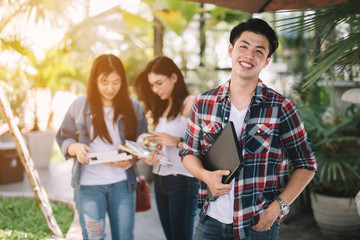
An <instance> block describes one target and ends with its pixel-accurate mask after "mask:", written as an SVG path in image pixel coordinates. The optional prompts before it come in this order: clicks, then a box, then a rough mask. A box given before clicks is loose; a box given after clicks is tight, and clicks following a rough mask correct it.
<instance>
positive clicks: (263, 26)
mask: <svg viewBox="0 0 360 240" xmlns="http://www.w3.org/2000/svg"><path fill="white" fill-rule="evenodd" d="M245 31H248V32H253V33H256V34H261V35H264V36H265V37H266V38H267V39H268V40H269V54H268V57H270V56H271V55H272V54H273V53H274V52H275V50H276V49H277V48H278V46H279V41H278V38H277V36H276V33H275V31H274V30H273V29H272V28H271V27H270V26H269V24H268V23H267V22H265V21H264V20H262V19H259V18H251V19H249V20H248V21H247V22H243V23H240V24H239V25H237V26H235V27H234V28H233V29H232V30H231V32H230V43H231V44H232V45H233V46H234V45H235V42H236V40H238V39H239V37H240V36H241V34H242V33H243V32H245Z"/></svg>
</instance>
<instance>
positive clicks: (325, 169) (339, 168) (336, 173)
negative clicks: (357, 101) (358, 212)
mask: <svg viewBox="0 0 360 240" xmlns="http://www.w3.org/2000/svg"><path fill="white" fill-rule="evenodd" d="M329 109H331V108H328V106H326V105H325V106H324V105H323V106H321V105H318V104H317V105H307V106H303V108H302V111H303V113H302V116H303V120H304V124H305V126H306V130H307V133H308V136H309V139H310V140H311V141H312V144H313V147H314V149H315V153H316V159H317V161H318V173H317V174H316V175H315V178H314V180H313V181H312V182H311V184H310V188H311V191H315V192H318V193H322V194H326V195H330V196H338V197H354V196H355V195H356V193H357V192H358V191H359V189H360V107H358V108H352V109H349V110H348V111H347V113H346V114H345V116H340V115H338V114H336V113H334V112H331V111H329Z"/></svg>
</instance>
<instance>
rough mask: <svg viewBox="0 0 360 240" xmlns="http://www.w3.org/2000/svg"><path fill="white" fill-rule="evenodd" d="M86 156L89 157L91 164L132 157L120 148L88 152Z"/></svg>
mask: <svg viewBox="0 0 360 240" xmlns="http://www.w3.org/2000/svg"><path fill="white" fill-rule="evenodd" d="M87 158H88V159H89V165H93V164H99V163H106V162H116V161H123V160H129V159H131V158H132V156H131V155H127V154H126V153H124V152H122V151H121V150H113V151H106V152H89V153H88V154H87Z"/></svg>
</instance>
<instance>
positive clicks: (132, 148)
mask: <svg viewBox="0 0 360 240" xmlns="http://www.w3.org/2000/svg"><path fill="white" fill-rule="evenodd" d="M151 136H152V135H151V134H150V133H143V134H140V135H139V137H138V138H137V140H136V142H134V141H130V140H125V145H122V144H119V145H118V147H119V149H121V150H123V151H125V152H128V153H130V154H133V155H135V156H138V157H141V158H148V157H149V156H150V154H151V152H152V151H156V152H158V153H159V154H158V159H159V161H160V164H161V165H163V166H172V163H171V162H169V160H168V158H167V157H166V156H165V154H164V153H163V151H162V145H161V144H157V143H155V142H150V141H149V139H148V138H149V137H151Z"/></svg>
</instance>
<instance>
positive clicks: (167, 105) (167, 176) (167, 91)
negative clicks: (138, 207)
mask: <svg viewBox="0 0 360 240" xmlns="http://www.w3.org/2000/svg"><path fill="white" fill-rule="evenodd" d="M134 90H135V93H136V94H137V96H138V97H139V99H140V101H142V102H143V103H144V107H145V111H146V112H149V113H150V115H151V118H152V119H153V123H154V125H155V131H154V132H152V133H151V134H152V135H153V136H152V137H150V138H149V140H150V141H151V142H156V143H157V144H160V145H162V146H163V147H162V152H163V153H164V154H165V156H166V157H167V158H168V160H169V161H170V162H171V163H172V166H165V165H161V164H159V163H160V162H159V159H158V158H157V153H156V152H153V153H152V154H151V156H150V157H149V158H147V159H142V160H143V161H144V162H145V163H147V164H149V165H153V173H154V176H155V177H154V179H155V198H156V203H157V208H158V213H159V216H160V221H161V224H162V228H163V230H164V232H165V235H166V238H167V239H179V240H188V239H192V236H193V229H194V220H195V215H196V208H197V189H198V184H197V180H196V179H195V178H194V177H193V176H192V175H191V174H190V173H189V172H188V171H187V170H186V169H185V168H184V166H183V165H182V163H181V159H180V157H179V155H178V152H179V150H180V147H181V144H182V142H183V138H184V136H185V129H186V124H187V117H188V115H189V112H190V109H191V105H192V102H193V100H194V97H193V96H190V95H189V91H188V89H187V87H186V84H185V81H184V77H183V75H182V73H181V71H180V69H179V68H178V67H177V66H176V64H175V63H174V62H173V61H172V60H171V59H170V58H168V57H165V56H158V57H155V58H154V59H153V60H151V61H150V62H149V63H148V64H147V66H146V68H145V69H144V70H143V71H142V72H141V73H140V74H139V75H138V77H137V78H136V79H135V82H134Z"/></svg>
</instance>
